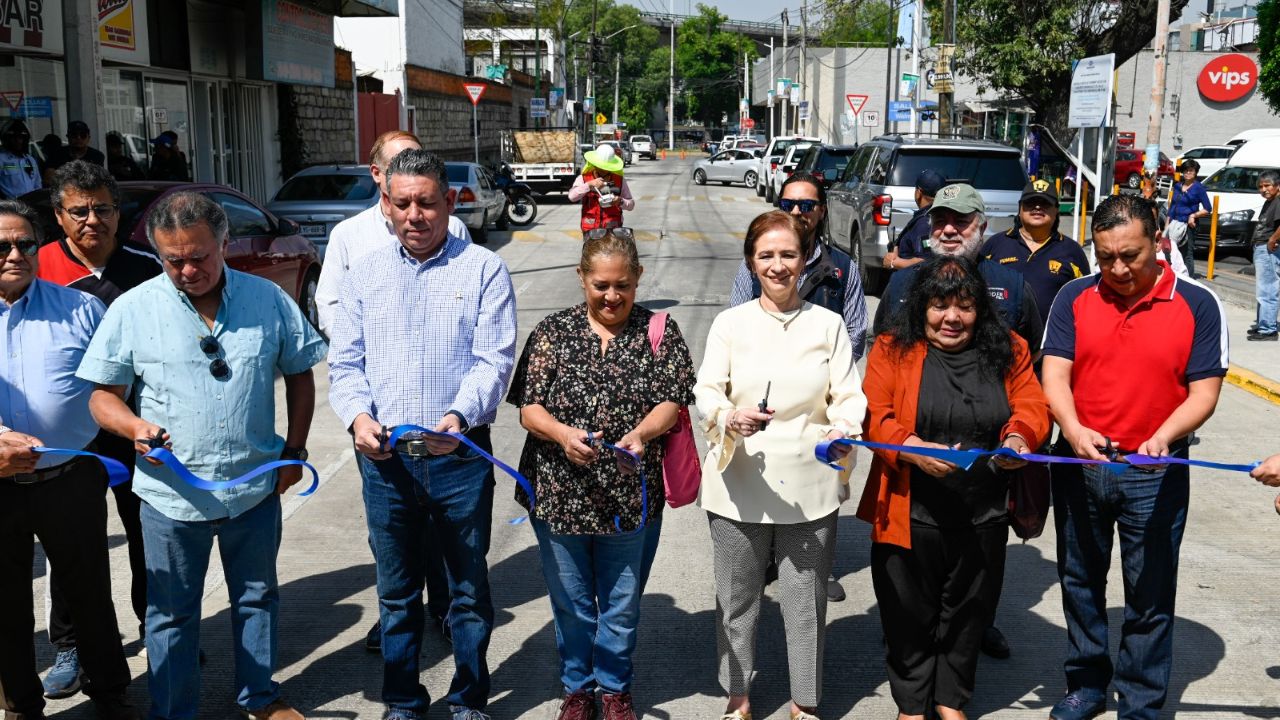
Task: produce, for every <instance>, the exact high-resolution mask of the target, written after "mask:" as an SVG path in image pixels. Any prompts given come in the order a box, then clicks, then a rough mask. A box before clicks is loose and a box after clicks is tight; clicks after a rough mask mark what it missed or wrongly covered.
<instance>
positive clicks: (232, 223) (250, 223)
mask: <svg viewBox="0 0 1280 720" xmlns="http://www.w3.org/2000/svg"><path fill="white" fill-rule="evenodd" d="M209 197H210V198H212V199H213V201H214V202H216V203H218V204H219V205H221V206H222V210H223V211H224V212H226V213H227V222H228V225H229V227H230V229H231V237H233V238H237V237H248V236H251V235H270V234H271V221H270V220H268V219H267V216H266V215H265V214H263V212H262V211H261V210H259V209H258V208H256V207H254V206H253V205H252V204H250V203H249V201H247V200H244V199H242V198H238V197H236V196H235V195H228V194H226V193H211V194H210V195H209Z"/></svg>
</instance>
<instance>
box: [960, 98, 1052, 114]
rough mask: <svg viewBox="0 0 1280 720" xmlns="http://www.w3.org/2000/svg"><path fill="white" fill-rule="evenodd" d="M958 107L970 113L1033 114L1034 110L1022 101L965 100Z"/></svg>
mask: <svg viewBox="0 0 1280 720" xmlns="http://www.w3.org/2000/svg"><path fill="white" fill-rule="evenodd" d="M960 107H962V108H964V109H965V110H967V111H969V112H971V113H989V112H1001V113H1002V112H1011V113H1033V112H1035V111H1034V110H1032V109H1031V107H1030V106H1029V105H1027V103H1026V101H1023V100H965V101H963V102H961V103H960Z"/></svg>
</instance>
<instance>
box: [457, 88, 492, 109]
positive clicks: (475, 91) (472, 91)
mask: <svg viewBox="0 0 1280 720" xmlns="http://www.w3.org/2000/svg"><path fill="white" fill-rule="evenodd" d="M462 87H464V88H466V89H467V94H468V95H470V96H471V104H472V105H478V104H480V96H482V95H484V89H485V88H486V87H488V86H487V85H481V84H480V83H463V84H462Z"/></svg>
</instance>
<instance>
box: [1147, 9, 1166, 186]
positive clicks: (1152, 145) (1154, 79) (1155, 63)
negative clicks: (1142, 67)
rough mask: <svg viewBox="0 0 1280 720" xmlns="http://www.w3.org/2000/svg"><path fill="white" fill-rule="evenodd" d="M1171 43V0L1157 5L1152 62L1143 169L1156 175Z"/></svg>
mask: <svg viewBox="0 0 1280 720" xmlns="http://www.w3.org/2000/svg"><path fill="white" fill-rule="evenodd" d="M1168 44H1169V0H1160V1H1159V3H1157V5H1156V38H1155V52H1154V53H1153V54H1152V63H1151V113H1150V115H1148V116H1147V156H1146V159H1145V160H1144V161H1143V169H1144V170H1146V171H1147V172H1148V173H1150V174H1151V175H1152V176H1154V175H1155V173H1156V169H1157V168H1158V167H1159V164H1160V122H1161V120H1163V119H1164V85H1165V63H1166V62H1167V59H1168V47H1167V46H1168Z"/></svg>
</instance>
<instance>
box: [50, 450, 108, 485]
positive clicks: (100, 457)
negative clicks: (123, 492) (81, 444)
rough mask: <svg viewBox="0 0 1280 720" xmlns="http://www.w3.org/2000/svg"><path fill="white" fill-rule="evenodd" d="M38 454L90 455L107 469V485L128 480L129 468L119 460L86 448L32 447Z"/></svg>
mask: <svg viewBox="0 0 1280 720" xmlns="http://www.w3.org/2000/svg"><path fill="white" fill-rule="evenodd" d="M31 449H32V450H34V451H35V452H36V453H38V454H40V455H62V456H67V457H91V458H94V459H96V460H97V461H98V462H100V463H102V466H103V467H104V468H106V470H107V487H115V486H116V485H122V484H124V483H127V482H129V468H127V467H125V466H124V463H122V462H120V461H119V460H112V459H111V458H109V457H106V456H105V455H99V454H97V453H91V452H89V451H88V450H70V449H68V448H51V447H33V448H31Z"/></svg>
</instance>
